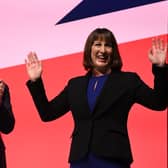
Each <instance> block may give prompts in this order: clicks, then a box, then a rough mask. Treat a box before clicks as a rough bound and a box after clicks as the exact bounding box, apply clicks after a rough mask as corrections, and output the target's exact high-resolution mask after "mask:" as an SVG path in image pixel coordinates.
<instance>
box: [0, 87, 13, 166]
mask: <svg viewBox="0 0 168 168" xmlns="http://www.w3.org/2000/svg"><path fill="white" fill-rule="evenodd" d="M14 124H15V119H14V115H13V112H12V106H11V103H10V95H9V88H8V86H7V85H6V86H5V90H4V95H3V97H2V104H1V105H0V133H4V134H8V133H10V132H11V131H12V130H13V128H14ZM4 150H5V145H4V143H3V140H2V138H1V136H0V155H1V156H0V167H2V168H3V167H4V166H5V152H4ZM2 155H3V156H2Z"/></svg>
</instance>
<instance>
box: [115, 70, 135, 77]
mask: <svg viewBox="0 0 168 168" xmlns="http://www.w3.org/2000/svg"><path fill="white" fill-rule="evenodd" d="M118 74H119V75H121V76H123V77H130V78H132V77H136V76H138V74H137V73H136V72H133V71H120V73H118Z"/></svg>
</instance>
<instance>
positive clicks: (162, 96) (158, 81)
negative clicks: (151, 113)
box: [135, 65, 168, 111]
mask: <svg viewBox="0 0 168 168" xmlns="http://www.w3.org/2000/svg"><path fill="white" fill-rule="evenodd" d="M152 73H153V75H154V86H153V88H150V87H149V86H147V85H146V84H145V83H144V82H143V81H142V80H141V79H140V78H139V77H138V76H137V77H136V78H135V79H136V83H137V85H136V91H135V102H137V103H139V104H141V105H143V106H145V107H147V108H150V109H152V110H158V111H161V110H165V109H166V107H167V105H168V85H167V84H168V77H167V75H168V66H167V65H166V66H165V67H157V66H156V65H152Z"/></svg>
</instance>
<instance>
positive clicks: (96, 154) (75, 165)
mask: <svg viewBox="0 0 168 168" xmlns="http://www.w3.org/2000/svg"><path fill="white" fill-rule="evenodd" d="M140 50H141V49H140ZM166 54H167V46H166V44H165V43H164V41H162V40H160V39H156V40H153V42H152V45H151V48H150V49H149V53H148V58H149V60H150V62H151V64H152V66H151V67H152V72H153V75H154V87H153V88H151V87H149V86H148V85H146V84H145V83H144V82H143V80H142V79H141V78H140V77H139V75H138V74H137V73H135V72H125V71H123V70H121V69H122V59H121V56H120V53H119V49H118V45H117V42H116V39H115V37H114V35H113V33H112V32H111V31H110V30H108V29H106V28H97V29H95V30H94V31H93V32H91V33H90V35H89V36H88V38H87V40H86V43H85V47H84V54H83V66H84V68H85V70H86V71H87V73H86V74H85V75H83V76H78V77H74V78H72V79H70V80H69V81H68V83H67V85H66V86H65V87H64V89H63V90H62V91H61V92H60V94H58V95H56V96H55V97H54V98H53V99H52V100H48V98H47V95H46V92H45V87H44V84H43V80H42V71H43V70H42V63H41V61H39V59H38V57H37V55H36V53H34V52H30V53H29V54H28V57H27V59H26V60H25V62H26V68H27V74H28V76H29V79H30V80H28V81H27V87H28V89H29V91H30V94H31V96H32V98H33V101H34V103H35V106H36V108H37V110H38V113H39V115H40V117H41V119H42V121H44V122H48V121H52V120H55V119H57V118H59V117H61V116H63V115H64V114H65V113H67V112H69V111H71V112H72V116H73V119H74V126H75V127H74V131H73V133H72V144H71V149H70V155H69V162H70V167H71V168H130V165H131V163H132V162H133V157H132V152H131V146H130V141H129V135H128V130H127V119H128V115H129V112H130V110H131V107H132V106H133V105H134V104H135V103H138V104H141V105H142V106H145V107H146V108H149V109H152V110H158V111H162V110H165V109H166V107H167V102H166V101H167V99H166V98H167V95H166V91H167V90H168V85H167V84H166V82H167V81H166V75H167V72H168V68H167V66H166V61H165V60H166ZM135 57H136V55H135ZM138 59H141V58H139V57H138V58H137V63H138ZM135 64H136V63H135ZM53 71H54V70H53ZM60 71H64V69H61V70H60ZM58 73H59V72H58ZM50 75H53V74H50ZM55 77H56V75H55V74H54V75H53V78H55ZM57 80H60V79H57Z"/></svg>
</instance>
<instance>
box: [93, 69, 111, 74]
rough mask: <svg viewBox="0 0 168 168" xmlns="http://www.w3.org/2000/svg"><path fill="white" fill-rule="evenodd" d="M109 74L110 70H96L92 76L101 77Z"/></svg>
mask: <svg viewBox="0 0 168 168" xmlns="http://www.w3.org/2000/svg"><path fill="white" fill-rule="evenodd" d="M110 73H111V69H107V70H105V69H104V70H98V69H93V71H92V74H93V76H102V75H108V74H110Z"/></svg>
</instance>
